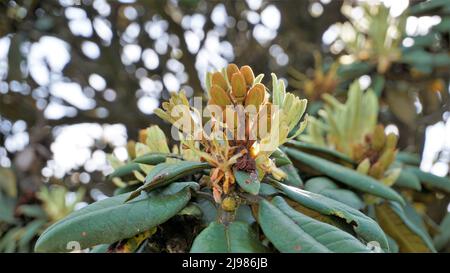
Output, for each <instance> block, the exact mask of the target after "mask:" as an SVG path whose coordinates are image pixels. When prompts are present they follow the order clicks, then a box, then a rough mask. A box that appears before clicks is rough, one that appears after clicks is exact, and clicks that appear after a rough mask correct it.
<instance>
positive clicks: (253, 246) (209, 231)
mask: <svg viewBox="0 0 450 273" xmlns="http://www.w3.org/2000/svg"><path fill="white" fill-rule="evenodd" d="M262 252H267V250H266V249H265V247H264V246H263V245H262V244H261V242H260V241H259V240H258V236H257V235H256V233H255V232H254V231H253V230H252V228H251V227H250V225H248V224H247V223H243V222H232V223H229V224H228V225H227V226H225V225H224V224H222V223H218V222H212V223H211V224H209V226H208V227H206V228H205V229H204V230H202V232H201V233H200V234H199V235H198V236H197V237H196V238H195V240H194V243H193V244H192V248H191V253H262Z"/></svg>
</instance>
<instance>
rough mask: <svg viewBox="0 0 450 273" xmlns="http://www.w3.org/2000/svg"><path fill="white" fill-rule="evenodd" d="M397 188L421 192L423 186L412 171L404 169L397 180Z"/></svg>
mask: <svg viewBox="0 0 450 273" xmlns="http://www.w3.org/2000/svg"><path fill="white" fill-rule="evenodd" d="M394 185H395V186H399V187H404V188H410V189H414V190H418V191H420V190H421V189H422V186H421V185H420V180H419V178H417V176H416V175H415V174H414V173H412V172H411V171H408V170H404V169H402V170H401V172H400V175H399V176H398V178H397V180H395V184H394Z"/></svg>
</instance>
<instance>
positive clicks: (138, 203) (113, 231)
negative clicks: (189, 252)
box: [35, 188, 191, 252]
mask: <svg viewBox="0 0 450 273" xmlns="http://www.w3.org/2000/svg"><path fill="white" fill-rule="evenodd" d="M127 197H128V194H122V195H117V196H114V197H110V198H107V199H104V200H101V201H98V202H95V203H93V204H91V205H89V206H87V207H85V208H82V209H80V210H78V211H75V212H74V213H72V214H71V215H69V216H68V217H66V218H65V219H63V220H61V221H59V222H57V223H55V224H53V225H52V226H50V227H49V228H48V229H47V230H46V231H45V232H44V233H43V234H42V235H41V237H39V240H38V241H37V243H36V246H35V251H36V252H66V251H68V249H67V246H68V243H71V242H72V243H76V244H79V245H80V247H81V248H82V249H84V248H88V247H92V246H95V245H99V244H108V243H114V242H116V241H119V240H121V239H125V238H130V237H132V236H134V235H136V234H138V233H140V232H143V231H145V230H148V229H150V228H153V227H155V226H157V225H159V224H162V223H164V222H165V221H167V220H168V219H169V218H171V217H172V216H174V215H175V214H177V213H178V212H179V211H180V210H181V209H183V208H184V206H186V204H187V203H188V201H189V199H190V198H191V194H190V190H189V189H188V188H185V189H184V190H182V191H180V192H178V193H177V194H174V195H170V196H165V195H160V196H153V197H149V196H146V195H141V196H139V197H138V198H136V200H133V201H131V202H128V203H124V202H125V200H126V198H127Z"/></svg>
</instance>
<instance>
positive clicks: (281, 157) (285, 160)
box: [270, 148, 292, 167]
mask: <svg viewBox="0 0 450 273" xmlns="http://www.w3.org/2000/svg"><path fill="white" fill-rule="evenodd" d="M270 157H271V158H272V159H273V160H274V161H275V165H276V166H277V167H282V166H284V165H288V164H292V161H291V160H290V159H289V157H287V155H286V154H285V153H284V152H283V151H282V150H281V149H280V148H277V149H276V150H275V151H274V152H273V153H272V155H271V156H270Z"/></svg>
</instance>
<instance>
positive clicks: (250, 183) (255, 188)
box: [233, 169, 261, 195]
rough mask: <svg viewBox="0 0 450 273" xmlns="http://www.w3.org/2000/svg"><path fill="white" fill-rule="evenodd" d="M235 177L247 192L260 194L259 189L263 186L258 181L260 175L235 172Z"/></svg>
mask: <svg viewBox="0 0 450 273" xmlns="http://www.w3.org/2000/svg"><path fill="white" fill-rule="evenodd" d="M233 172H234V177H235V178H236V182H237V183H238V184H239V186H240V187H241V188H242V189H243V190H244V191H246V192H248V193H250V194H253V195H257V194H258V193H259V187H260V185H261V183H260V181H259V180H258V175H257V174H256V173H255V172H253V173H248V172H244V171H238V170H236V169H235V170H234V171H233Z"/></svg>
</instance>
